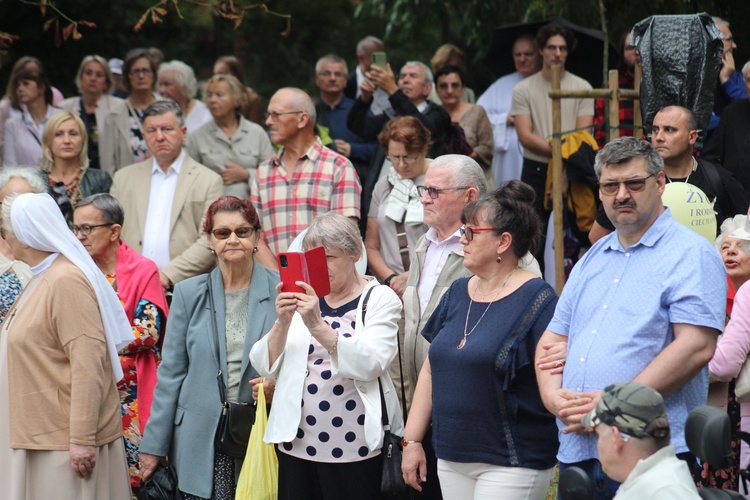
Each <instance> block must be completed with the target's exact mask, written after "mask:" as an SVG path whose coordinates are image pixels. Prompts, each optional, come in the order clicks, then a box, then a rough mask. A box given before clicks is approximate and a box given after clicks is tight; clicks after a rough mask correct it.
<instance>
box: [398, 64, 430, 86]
mask: <svg viewBox="0 0 750 500" xmlns="http://www.w3.org/2000/svg"><path fill="white" fill-rule="evenodd" d="M414 66H418V67H420V68H422V74H423V75H424V81H425V83H433V82H434V78H433V76H432V70H431V69H430V68H429V66H427V65H426V64H425V63H423V62H420V61H406V63H404V66H403V67H404V68H413V67H414Z"/></svg>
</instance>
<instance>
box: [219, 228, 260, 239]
mask: <svg viewBox="0 0 750 500" xmlns="http://www.w3.org/2000/svg"><path fill="white" fill-rule="evenodd" d="M253 232H255V230H254V229H253V228H251V227H238V228H237V229H228V228H225V227H222V228H219V229H213V230H212V231H211V234H212V235H213V236H214V238H216V239H217V240H227V239H229V237H230V236H232V233H234V234H235V235H236V236H237V237H238V238H240V239H245V238H249V237H250V236H252V235H253Z"/></svg>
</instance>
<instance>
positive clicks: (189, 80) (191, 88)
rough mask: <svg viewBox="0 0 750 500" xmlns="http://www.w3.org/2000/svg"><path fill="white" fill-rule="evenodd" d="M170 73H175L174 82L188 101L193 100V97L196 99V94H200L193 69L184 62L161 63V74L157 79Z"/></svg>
mask: <svg viewBox="0 0 750 500" xmlns="http://www.w3.org/2000/svg"><path fill="white" fill-rule="evenodd" d="M168 71H171V72H172V73H174V81H175V83H177V86H178V87H179V88H180V91H181V92H182V95H184V96H185V97H187V98H188V99H192V98H193V97H195V95H196V93H197V92H198V81H197V80H196V79H195V73H194V72H193V68H191V67H190V66H188V65H187V64H185V63H184V62H182V61H169V62H165V63H161V65H159V73H158V75H157V79H158V77H159V76H161V75H163V74H164V73H166V72H168Z"/></svg>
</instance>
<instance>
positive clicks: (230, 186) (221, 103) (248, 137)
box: [185, 74, 273, 198]
mask: <svg viewBox="0 0 750 500" xmlns="http://www.w3.org/2000/svg"><path fill="white" fill-rule="evenodd" d="M205 89H206V90H205V99H206V104H207V105H208V109H209V110H210V111H211V116H212V118H213V119H212V120H211V121H209V122H208V123H207V124H205V125H204V126H202V127H201V128H200V129H198V131H196V132H195V133H193V134H190V128H189V127H188V135H189V136H188V140H187V144H186V146H185V149H186V150H187V152H188V154H189V155H190V157H191V158H193V159H194V160H195V161H197V162H198V163H200V164H201V165H205V166H206V167H208V168H210V169H211V170H213V171H215V172H217V173H218V174H219V175H221V178H222V180H223V181H224V194H225V195H230V196H237V197H238V198H247V197H248V196H250V185H249V183H248V179H249V178H250V174H251V172H254V171H255V169H257V168H258V165H260V164H261V163H262V162H263V161H265V160H266V159H268V158H270V157H271V156H273V146H272V145H271V140H270V139H269V138H268V134H267V133H266V131H265V130H263V127H261V126H260V125H258V124H257V123H253V122H251V121H249V120H247V119H245V117H243V116H242V114H240V109H241V108H242V103H243V102H245V98H246V96H245V89H244V87H243V86H242V84H241V83H240V82H239V80H237V79H236V78H235V77H233V76H232V75H224V74H218V75H214V76H212V77H211V78H210V79H209V80H208V81H207V82H206V87H205Z"/></svg>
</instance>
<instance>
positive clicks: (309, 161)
mask: <svg viewBox="0 0 750 500" xmlns="http://www.w3.org/2000/svg"><path fill="white" fill-rule="evenodd" d="M283 152H284V150H283V149H282V150H281V151H279V152H278V154H277V155H276V156H272V157H271V158H270V159H268V160H267V161H265V162H263V163H262V164H261V165H260V166H259V167H258V170H257V174H256V175H255V176H254V178H253V185H252V190H251V195H250V200H251V201H252V203H253V205H255V208H256V209H257V210H258V213H259V214H260V220H261V224H262V225H263V232H264V234H265V237H266V241H267V242H268V245H269V246H270V247H271V250H273V251H274V253H279V252H285V251H286V250H287V249H288V248H289V245H290V244H291V243H292V240H294V238H295V236H297V235H298V234H299V233H301V232H302V231H303V230H305V229H306V228H307V227H308V226H309V225H310V223H311V222H312V221H313V219H315V217H316V216H318V215H319V214H324V213H326V212H329V211H335V212H338V213H340V214H341V215H345V216H347V217H359V216H360V207H359V205H360V197H361V194H362V186H360V183H359V177H357V172H356V171H355V170H354V167H353V166H352V164H351V162H349V160H348V159H346V157H344V156H342V155H340V154H338V153H336V152H334V151H332V150H330V149H328V148H327V147H325V146H323V144H322V143H321V142H320V139H316V140H315V143H314V144H313V145H312V146H311V147H310V149H308V150H307V152H306V153H305V155H304V156H302V157H301V158H300V159H299V160H297V165H296V166H295V168H294V174H293V176H292V178H291V179H290V178H289V174H288V172H287V169H286V167H285V166H284V164H283V163H282V161H281V157H282V156H283Z"/></svg>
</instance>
